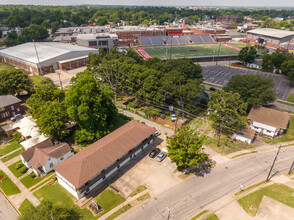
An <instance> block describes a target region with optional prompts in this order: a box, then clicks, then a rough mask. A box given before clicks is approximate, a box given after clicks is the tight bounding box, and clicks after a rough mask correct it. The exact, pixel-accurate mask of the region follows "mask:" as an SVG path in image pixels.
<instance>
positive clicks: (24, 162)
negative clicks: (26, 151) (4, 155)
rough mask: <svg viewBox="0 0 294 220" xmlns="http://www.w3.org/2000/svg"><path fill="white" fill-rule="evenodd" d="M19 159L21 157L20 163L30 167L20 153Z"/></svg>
mask: <svg viewBox="0 0 294 220" xmlns="http://www.w3.org/2000/svg"><path fill="white" fill-rule="evenodd" d="M20 159H21V161H22V163H23V164H24V165H25V166H26V167H27V168H28V169H30V168H31V165H30V164H29V163H28V162H26V161H25V160H24V159H23V157H22V155H20Z"/></svg>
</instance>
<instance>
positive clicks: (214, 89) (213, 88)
mask: <svg viewBox="0 0 294 220" xmlns="http://www.w3.org/2000/svg"><path fill="white" fill-rule="evenodd" d="M209 90H210V91H216V90H217V88H215V87H210V88H209Z"/></svg>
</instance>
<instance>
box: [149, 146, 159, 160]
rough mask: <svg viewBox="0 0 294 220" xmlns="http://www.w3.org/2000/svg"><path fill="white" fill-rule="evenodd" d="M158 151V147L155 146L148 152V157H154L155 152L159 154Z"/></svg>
mask: <svg viewBox="0 0 294 220" xmlns="http://www.w3.org/2000/svg"><path fill="white" fill-rule="evenodd" d="M159 152H160V149H159V148H155V149H153V150H152V151H151V152H150V154H149V157H151V158H154V157H156V155H157V154H159Z"/></svg>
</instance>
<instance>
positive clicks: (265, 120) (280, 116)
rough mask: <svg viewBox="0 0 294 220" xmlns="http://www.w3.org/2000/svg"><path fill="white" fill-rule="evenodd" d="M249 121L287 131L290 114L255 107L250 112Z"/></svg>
mask: <svg viewBox="0 0 294 220" xmlns="http://www.w3.org/2000/svg"><path fill="white" fill-rule="evenodd" d="M248 119H250V120H252V121H255V122H259V123H262V124H266V125H269V126H272V127H276V128H278V129H281V128H282V129H287V126H288V123H289V120H290V114H289V113H286V112H283V111H279V110H275V109H271V108H265V107H262V106H257V105H253V106H252V108H251V110H250V112H249V115H248Z"/></svg>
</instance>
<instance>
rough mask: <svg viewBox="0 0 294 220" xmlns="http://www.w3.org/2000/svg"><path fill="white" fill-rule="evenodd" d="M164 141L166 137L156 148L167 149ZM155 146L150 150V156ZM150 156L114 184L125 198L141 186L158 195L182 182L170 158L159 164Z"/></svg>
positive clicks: (158, 140)
mask: <svg viewBox="0 0 294 220" xmlns="http://www.w3.org/2000/svg"><path fill="white" fill-rule="evenodd" d="M160 139H161V140H160ZM163 139H165V137H164V135H160V136H159V138H157V141H156V140H155V142H158V143H155V146H156V147H158V148H160V149H163V148H165V145H166V144H165V140H163ZM159 143H160V144H159ZM158 144H159V145H158ZM155 146H154V145H153V146H152V147H151V148H149V149H148V154H149V152H151V150H152V149H154V148H155ZM148 154H147V155H146V156H145V157H144V158H142V159H141V160H140V161H139V162H138V163H137V164H136V165H135V166H134V167H132V168H131V169H129V170H128V171H127V172H126V173H125V174H124V175H122V176H121V177H120V178H119V179H118V180H116V181H115V182H114V183H113V184H112V186H114V187H115V188H116V189H118V190H119V192H120V194H122V195H123V196H124V197H128V196H129V195H130V194H131V193H132V192H133V191H134V190H135V189H136V188H137V187H138V186H140V185H144V186H146V187H147V190H148V191H149V193H150V194H151V195H156V194H159V193H160V192H162V191H164V190H166V189H168V188H170V187H172V186H174V185H176V184H178V183H179V182H180V181H181V179H180V178H178V177H177V175H178V174H179V172H177V171H175V170H176V165H175V164H174V163H173V162H172V161H171V160H170V158H168V157H166V158H165V159H164V160H163V161H162V162H158V161H156V157H155V158H150V157H149V155H148Z"/></svg>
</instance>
